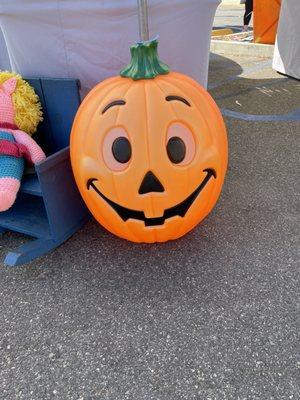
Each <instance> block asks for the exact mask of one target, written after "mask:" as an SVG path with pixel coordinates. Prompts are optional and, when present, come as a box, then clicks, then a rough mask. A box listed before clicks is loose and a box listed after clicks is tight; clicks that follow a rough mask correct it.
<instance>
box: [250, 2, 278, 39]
mask: <svg viewBox="0 0 300 400" xmlns="http://www.w3.org/2000/svg"><path fill="white" fill-rule="evenodd" d="M280 6H281V0H254V7H253V31H254V42H255V43H264V44H274V43H275V38H276V32H277V25H278V20H279V14H280Z"/></svg>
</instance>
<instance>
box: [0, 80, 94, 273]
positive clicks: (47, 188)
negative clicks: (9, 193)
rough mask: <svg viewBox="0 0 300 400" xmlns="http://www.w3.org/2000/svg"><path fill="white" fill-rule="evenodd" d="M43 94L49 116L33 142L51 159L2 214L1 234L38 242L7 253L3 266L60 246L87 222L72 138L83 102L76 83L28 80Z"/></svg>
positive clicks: (27, 178)
mask: <svg viewBox="0 0 300 400" xmlns="http://www.w3.org/2000/svg"><path fill="white" fill-rule="evenodd" d="M27 81H28V82H29V83H30V84H31V85H32V86H33V87H34V89H35V91H36V93H37V94H38V96H39V98H40V100H41V103H42V107H43V112H44V121H43V122H42V123H41V124H40V126H39V129H38V131H37V132H36V134H35V135H34V139H35V140H36V141H37V142H38V143H39V144H40V146H41V147H42V148H43V150H44V151H45V153H46V154H47V159H46V160H45V161H43V162H41V163H40V164H38V165H36V166H35V171H34V173H31V174H27V175H26V174H25V175H24V178H23V180H22V185H21V189H20V192H19V194H18V197H17V200H16V202H15V204H14V205H13V207H12V208H11V209H9V210H8V211H6V212H3V213H0V232H1V233H3V232H5V231H7V230H11V231H15V232H21V233H24V234H26V235H29V236H32V237H34V238H36V240H33V241H29V242H27V243H26V244H24V245H22V246H20V247H19V248H17V249H16V250H14V251H11V252H9V253H8V254H7V256H6V258H5V261H4V263H5V264H7V265H11V266H14V265H20V264H23V263H26V262H29V261H32V260H34V259H35V258H37V257H39V256H41V255H42V254H45V253H47V252H49V251H50V250H52V249H54V248H55V247H57V246H59V245H60V244H61V243H63V242H64V241H65V240H67V239H68V238H69V237H70V236H71V235H73V234H74V233H75V232H76V231H77V230H78V229H79V228H80V227H81V226H82V225H83V224H84V223H85V222H86V221H87V220H88V219H89V213H88V211H87V208H86V206H85V204H84V203H83V201H82V199H81V196H80V194H79V192H78V189H77V187H76V185H75V181H74V178H73V174H72V170H71V165H70V156H69V147H68V146H69V137H70V131H71V127H72V123H73V119H74V116H75V114H76V111H77V109H78V106H79V104H80V97H79V87H78V86H79V82H78V81H77V80H75V79H27Z"/></svg>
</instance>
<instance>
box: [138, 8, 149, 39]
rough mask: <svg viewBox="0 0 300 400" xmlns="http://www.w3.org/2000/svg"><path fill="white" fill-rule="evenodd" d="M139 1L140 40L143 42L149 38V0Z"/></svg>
mask: <svg viewBox="0 0 300 400" xmlns="http://www.w3.org/2000/svg"><path fill="white" fill-rule="evenodd" d="M137 3H138V13H139V29H140V40H141V41H142V42H146V41H148V40H149V27H148V6H147V0H137Z"/></svg>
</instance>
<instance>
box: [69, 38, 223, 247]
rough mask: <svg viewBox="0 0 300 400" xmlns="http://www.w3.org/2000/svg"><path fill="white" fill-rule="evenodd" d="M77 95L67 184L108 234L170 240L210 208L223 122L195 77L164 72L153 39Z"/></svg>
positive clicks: (217, 186) (219, 169) (218, 177)
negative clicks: (71, 181)
mask: <svg viewBox="0 0 300 400" xmlns="http://www.w3.org/2000/svg"><path fill="white" fill-rule="evenodd" d="M131 55H132V60H131V63H130V64H129V65H128V66H127V67H126V68H124V69H123V70H122V71H121V73H120V75H121V76H117V77H114V78H111V79H107V80H105V81H103V82H102V83H99V84H98V85H97V86H96V87H95V88H94V89H93V90H92V91H91V92H90V93H89V94H88V95H87V97H86V98H85V99H84V101H83V102H82V104H81V106H80V108H79V110H78V113H77V115H76V118H75V121H74V124H73V129H72V134H71V161H72V168H73V171H74V175H75V179H76V183H77V185H78V188H79V190H80V192H81V195H82V197H83V199H84V201H85V202H86V204H87V206H88V208H89V210H90V211H91V213H92V214H93V215H94V217H95V218H96V219H97V221H98V222H100V224H102V225H103V226H104V227H105V228H107V229H108V230H109V231H110V232H112V233H114V234H116V235H118V236H120V237H122V238H125V239H128V240H131V241H134V242H163V241H167V240H170V239H176V238H179V237H180V236H182V235H184V234H185V233H186V232H188V231H190V230H191V229H192V228H193V227H194V226H195V225H197V224H198V223H199V222H200V221H201V220H202V219H203V218H204V217H205V216H206V215H207V214H208V213H209V212H210V211H211V209H212V208H213V206H214V205H215V203H216V201H217V199H218V197H219V194H220V191H221V188H222V184H223V181H224V175H225V172H226V166H227V137H226V129H225V126H224V123H223V119H222V116H221V114H220V111H219V109H218V107H217V106H216V104H215V102H214V101H213V99H212V98H211V97H210V95H209V94H208V93H207V92H206V91H205V90H204V89H203V88H202V87H201V86H200V85H199V84H198V83H197V82H195V81H194V80H192V79H191V78H189V77H187V76H185V75H183V74H180V73H176V72H170V71H169V69H168V67H167V66H166V65H165V64H163V63H161V62H160V60H159V59H158V56H157V40H153V41H148V42H143V43H142V42H141V43H138V44H136V45H134V46H132V47H131Z"/></svg>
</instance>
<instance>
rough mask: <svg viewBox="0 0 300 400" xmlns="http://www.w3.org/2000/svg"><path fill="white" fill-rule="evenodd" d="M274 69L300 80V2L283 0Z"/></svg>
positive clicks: (299, 0)
mask: <svg viewBox="0 0 300 400" xmlns="http://www.w3.org/2000/svg"><path fill="white" fill-rule="evenodd" d="M273 68H274V69H275V70H276V71H278V72H281V73H283V74H286V75H290V76H292V77H294V78H297V79H300V0H282V3H281V11H280V18H279V24H278V30H277V39H276V43H275V49H274V58H273Z"/></svg>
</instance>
